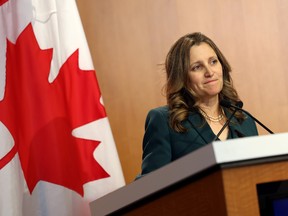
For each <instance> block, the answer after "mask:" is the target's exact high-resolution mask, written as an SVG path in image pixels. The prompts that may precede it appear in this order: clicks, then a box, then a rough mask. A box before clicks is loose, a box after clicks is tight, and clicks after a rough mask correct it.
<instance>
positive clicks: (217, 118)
mask: <svg viewBox="0 0 288 216" xmlns="http://www.w3.org/2000/svg"><path fill="white" fill-rule="evenodd" d="M199 111H200V113H201V114H202V115H203V116H204V118H206V119H207V120H209V121H211V122H220V121H221V120H222V119H223V118H224V115H223V111H222V113H221V114H220V115H219V116H217V117H213V116H209V115H207V113H205V112H204V111H203V110H201V109H199Z"/></svg>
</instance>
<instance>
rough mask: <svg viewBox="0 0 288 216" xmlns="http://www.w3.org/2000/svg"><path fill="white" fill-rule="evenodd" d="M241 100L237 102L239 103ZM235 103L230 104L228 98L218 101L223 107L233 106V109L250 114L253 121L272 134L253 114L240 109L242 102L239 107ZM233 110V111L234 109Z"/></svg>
mask: <svg viewBox="0 0 288 216" xmlns="http://www.w3.org/2000/svg"><path fill="white" fill-rule="evenodd" d="M240 102H241V101H239V102H237V103H240ZM237 103H236V105H234V104H232V103H231V102H230V101H228V100H221V101H220V105H221V106H223V107H226V108H231V107H232V108H234V109H235V110H241V111H242V112H244V113H246V114H247V115H248V116H250V117H251V118H252V119H253V120H254V121H256V122H257V123H258V124H259V125H261V126H262V127H263V128H264V129H265V130H266V131H268V132H269V133H270V134H274V133H273V132H272V131H271V130H270V129H269V128H267V127H266V126H265V125H264V124H263V123H261V122H260V121H259V120H258V119H256V118H255V117H254V116H252V115H251V114H250V113H249V112H247V111H246V110H244V109H242V106H243V103H242V102H241V103H242V106H241V107H239V106H237ZM235 110H234V111H235Z"/></svg>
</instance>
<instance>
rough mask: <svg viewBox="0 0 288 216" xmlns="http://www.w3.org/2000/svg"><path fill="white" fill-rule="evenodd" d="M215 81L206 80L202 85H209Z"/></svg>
mask: <svg viewBox="0 0 288 216" xmlns="http://www.w3.org/2000/svg"><path fill="white" fill-rule="evenodd" d="M216 81H217V79H214V80H208V81H206V82H204V84H210V83H213V82H216Z"/></svg>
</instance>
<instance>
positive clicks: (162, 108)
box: [149, 105, 169, 114]
mask: <svg viewBox="0 0 288 216" xmlns="http://www.w3.org/2000/svg"><path fill="white" fill-rule="evenodd" d="M168 111H169V109H168V106H167V105H165V106H160V107H156V108H153V109H151V110H150V111H149V113H150V112H152V113H155V112H156V113H157V112H158V113H163V114H166V113H168Z"/></svg>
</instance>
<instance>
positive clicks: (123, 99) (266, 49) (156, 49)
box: [77, 0, 288, 183]
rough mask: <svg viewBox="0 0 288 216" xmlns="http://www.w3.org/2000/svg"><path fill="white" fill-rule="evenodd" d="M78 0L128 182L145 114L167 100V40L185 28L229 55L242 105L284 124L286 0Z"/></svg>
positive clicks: (287, 122)
mask: <svg viewBox="0 0 288 216" xmlns="http://www.w3.org/2000/svg"><path fill="white" fill-rule="evenodd" d="M77 4H78V7H79V11H80V16H81V18H82V21H83V25H84V30H85V32H86V36H87V39H88V43H89V46H90V50H91V53H92V57H93V61H94V65H95V69H96V74H97V78H98V81H99V84H100V88H101V91H102V95H103V98H104V103H105V107H106V110H107V113H108V117H109V120H110V124H111V127H112V132H113V134H114V138H115V142H116V145H117V148H118V152H119V156H120V160H121V163H122V167H123V171H124V175H125V178H126V182H127V183H129V182H131V181H133V179H134V177H135V176H136V174H137V173H138V172H139V171H140V164H141V153H142V149H141V146H142V137H143V133H144V121H145V117H146V114H147V112H148V110H149V109H151V108H154V107H156V106H160V105H162V104H165V98H164V97H163V96H162V94H161V88H162V85H163V81H164V78H165V76H164V72H163V70H162V66H161V65H160V64H161V63H163V61H164V58H165V55H166V53H167V51H168V49H169V48H170V46H171V45H172V43H173V42H174V41H175V40H177V39H178V38H179V37H180V36H182V35H184V34H186V33H189V32H194V31H201V32H203V33H204V34H206V35H207V36H209V37H211V39H213V40H214V41H215V42H216V44H217V45H218V46H219V47H220V49H221V50H222V51H223V53H224V54H225V55H226V57H227V59H228V60H229V61H230V63H231V65H232V67H233V78H234V83H235V85H236V87H237V89H238V93H239V94H240V96H241V98H242V100H243V102H244V108H245V109H246V110H249V111H250V112H251V113H252V114H253V115H254V116H256V117H257V118H258V119H260V120H261V121H262V122H263V123H264V124H266V125H267V126H269V128H270V129H271V130H273V131H274V132H276V133H280V132H286V131H288V87H287V83H288V69H287V65H288V64H287V63H288V19H287V15H286V13H287V11H288V1H283V0H273V1H271V0H201V1H196V0H195V1H194V0H86V1H84V0H82V1H81V0H78V1H77ZM260 133H261V134H266V132H265V131H264V130H262V129H260Z"/></svg>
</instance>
